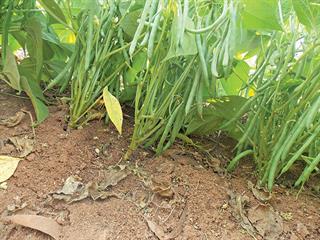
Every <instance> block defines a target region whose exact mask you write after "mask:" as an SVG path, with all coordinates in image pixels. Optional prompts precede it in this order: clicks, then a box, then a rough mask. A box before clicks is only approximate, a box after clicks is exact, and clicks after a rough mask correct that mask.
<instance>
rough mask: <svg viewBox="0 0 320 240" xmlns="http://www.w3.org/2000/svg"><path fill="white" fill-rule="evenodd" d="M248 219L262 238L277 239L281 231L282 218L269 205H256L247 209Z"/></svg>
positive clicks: (267, 239)
mask: <svg viewBox="0 0 320 240" xmlns="http://www.w3.org/2000/svg"><path fill="white" fill-rule="evenodd" d="M248 219H249V220H250V222H251V223H252V224H253V226H254V228H255V229H256V230H257V231H258V233H259V234H260V235H261V236H262V237H263V239H266V240H274V239H279V237H280V235H281V233H282V232H283V222H282V218H281V217H280V216H279V214H277V213H276V212H275V211H274V210H273V208H272V207H271V206H267V205H257V206H255V207H253V208H251V209H249V210H248Z"/></svg>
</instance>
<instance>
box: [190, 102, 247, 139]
mask: <svg viewBox="0 0 320 240" xmlns="http://www.w3.org/2000/svg"><path fill="white" fill-rule="evenodd" d="M246 101H247V99H246V98H243V97H240V96H228V97H221V98H215V99H212V100H211V101H209V102H210V104H209V105H208V106H205V107H204V108H203V115H202V118H200V117H199V116H198V115H197V114H196V111H192V112H190V116H189V117H191V121H190V123H189V125H188V127H187V131H186V134H195V135H208V134H213V133H214V132H215V131H217V130H225V131H227V132H228V133H229V134H230V135H231V136H232V137H234V138H236V139H238V138H239V137H240V131H239V129H238V128H237V127H236V125H232V126H229V127H228V128H227V129H221V126H222V125H223V124H224V123H225V122H226V121H228V120H230V119H232V118H234V117H235V116H236V114H237V113H238V111H239V110H240V108H241V107H242V106H243V105H244V104H245V102H246Z"/></svg>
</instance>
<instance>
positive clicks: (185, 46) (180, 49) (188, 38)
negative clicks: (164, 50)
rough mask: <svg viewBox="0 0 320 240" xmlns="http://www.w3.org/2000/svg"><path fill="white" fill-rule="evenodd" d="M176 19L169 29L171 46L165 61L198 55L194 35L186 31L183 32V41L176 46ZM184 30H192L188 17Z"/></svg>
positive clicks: (192, 25)
mask: <svg viewBox="0 0 320 240" xmlns="http://www.w3.org/2000/svg"><path fill="white" fill-rule="evenodd" d="M178 25H179V24H178V19H177V17H176V18H175V19H174V20H173V22H172V28H171V44H170V49H169V51H168V55H167V56H166V58H165V60H168V59H170V58H173V57H179V56H187V55H196V54H197V53H198V49H197V45H196V39H195V35H194V34H192V33H189V32H187V31H185V32H184V36H183V41H182V43H181V45H180V44H177V43H178V41H179V39H178V37H177V36H178V32H179V31H178ZM186 28H190V29H194V28H195V27H194V23H193V21H192V20H191V19H190V18H189V17H188V18H187V21H186Z"/></svg>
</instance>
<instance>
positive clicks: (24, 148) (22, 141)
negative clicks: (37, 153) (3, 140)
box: [9, 137, 34, 157]
mask: <svg viewBox="0 0 320 240" xmlns="http://www.w3.org/2000/svg"><path fill="white" fill-rule="evenodd" d="M9 141H10V142H12V144H13V145H14V146H15V148H16V149H17V151H18V152H19V153H20V155H19V157H26V156H28V155H29V154H30V153H31V152H32V151H33V146H34V141H33V140H32V139H29V138H26V137H22V138H21V137H11V138H9Z"/></svg>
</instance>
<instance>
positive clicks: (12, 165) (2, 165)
mask: <svg viewBox="0 0 320 240" xmlns="http://www.w3.org/2000/svg"><path fill="white" fill-rule="evenodd" d="M20 160H21V159H20V158H15V157H9V156H1V155H0V183H1V182H4V181H6V180H8V179H9V178H10V177H11V176H12V175H13V174H14V172H15V170H16V169H17V167H18V164H19V162H20Z"/></svg>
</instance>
